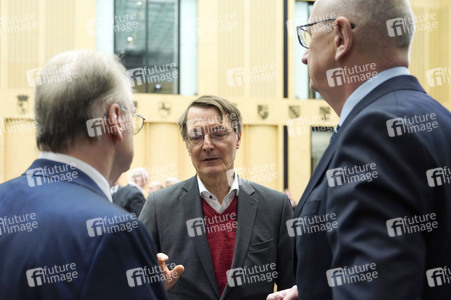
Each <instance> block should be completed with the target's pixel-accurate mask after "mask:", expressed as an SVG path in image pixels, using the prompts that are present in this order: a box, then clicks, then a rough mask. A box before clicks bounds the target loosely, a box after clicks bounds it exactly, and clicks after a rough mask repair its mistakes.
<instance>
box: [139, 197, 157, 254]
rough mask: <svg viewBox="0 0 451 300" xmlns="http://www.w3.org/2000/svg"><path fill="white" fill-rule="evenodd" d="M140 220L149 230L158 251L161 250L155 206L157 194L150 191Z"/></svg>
mask: <svg viewBox="0 0 451 300" xmlns="http://www.w3.org/2000/svg"><path fill="white" fill-rule="evenodd" d="M139 220H140V221H141V222H143V223H144V226H145V227H146V229H147V231H148V232H149V234H150V237H151V238H152V240H153V242H154V244H155V247H156V249H157V252H160V251H161V250H160V249H161V247H160V239H159V235H158V225H157V214H156V208H155V194H154V193H150V194H149V196H148V197H147V200H146V203H145V204H144V207H143V209H142V211H141V214H140V215H139Z"/></svg>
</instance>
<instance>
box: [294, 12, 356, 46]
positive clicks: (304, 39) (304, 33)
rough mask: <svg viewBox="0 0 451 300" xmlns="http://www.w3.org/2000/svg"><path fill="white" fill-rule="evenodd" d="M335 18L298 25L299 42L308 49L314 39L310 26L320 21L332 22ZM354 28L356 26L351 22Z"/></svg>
mask: <svg viewBox="0 0 451 300" xmlns="http://www.w3.org/2000/svg"><path fill="white" fill-rule="evenodd" d="M335 20H336V19H325V20H320V21H318V22H314V23H310V24H305V25H301V26H297V27H296V30H297V33H298V40H299V43H300V44H301V46H302V47H304V48H306V49H308V48H309V47H310V42H311V41H312V34H311V33H310V31H309V30H308V27H311V26H313V25H316V24H318V23H323V22H330V21H335ZM354 28H355V24H353V23H351V29H354Z"/></svg>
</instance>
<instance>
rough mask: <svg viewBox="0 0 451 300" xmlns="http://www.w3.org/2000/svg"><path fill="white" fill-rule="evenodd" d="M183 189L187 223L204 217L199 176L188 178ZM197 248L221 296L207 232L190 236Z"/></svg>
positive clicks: (212, 283)
mask: <svg viewBox="0 0 451 300" xmlns="http://www.w3.org/2000/svg"><path fill="white" fill-rule="evenodd" d="M183 189H184V190H185V191H186V193H185V194H184V195H183V196H181V197H180V201H181V202H182V205H183V211H184V212H185V224H186V222H187V221H188V220H190V219H196V218H202V217H203V215H204V214H203V211H202V202H201V198H200V195H199V185H198V183H197V177H196V176H194V177H192V178H191V179H189V180H187V182H186V183H185V185H184V186H183ZM190 240H191V242H192V243H193V246H194V249H195V250H196V254H197V257H198V258H199V260H200V262H201V264H202V268H203V269H204V272H205V274H206V275H207V277H208V281H209V282H210V284H211V287H212V289H213V290H214V291H215V293H216V296H217V297H218V298H219V289H218V283H217V281H216V276H215V270H214V268H213V262H212V260H211V254H210V248H209V246H208V238H207V233H206V232H204V234H201V235H196V236H194V237H191V238H190Z"/></svg>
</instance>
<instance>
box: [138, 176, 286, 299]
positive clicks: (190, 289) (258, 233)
mask: <svg viewBox="0 0 451 300" xmlns="http://www.w3.org/2000/svg"><path fill="white" fill-rule="evenodd" d="M239 185H240V191H239V195H238V208H237V223H238V226H237V229H236V239H235V241H236V242H235V249H234V255H233V262H232V269H235V268H244V267H247V268H252V267H254V266H265V265H268V264H271V263H273V264H275V266H274V265H273V266H274V267H275V271H276V272H277V278H275V277H276V276H274V278H275V282H276V283H277V285H278V287H279V289H284V288H289V287H291V286H293V284H294V277H293V274H292V273H290V272H292V251H291V249H292V242H291V239H290V237H289V236H288V234H287V229H286V224H285V222H286V221H287V220H288V219H290V218H292V214H293V210H292V208H291V205H290V201H289V200H288V198H287V197H286V195H285V194H282V193H280V192H277V191H274V190H271V189H268V188H266V187H263V186H261V185H258V184H256V183H252V182H249V181H246V180H242V179H241V178H239ZM202 217H203V211H202V203H201V197H200V195H199V186H198V182H197V177H196V176H194V177H192V178H190V179H188V180H186V181H183V182H180V183H178V184H175V185H173V186H171V187H169V188H165V189H162V190H160V191H157V192H154V193H152V194H150V195H149V197H148V199H147V202H146V204H145V205H144V208H143V211H142V213H141V215H140V219H141V220H142V221H143V223H144V224H145V225H146V226H147V228H148V229H149V231H150V233H151V236H152V238H153V240H154V241H155V244H156V246H157V250H158V251H159V252H163V253H165V254H167V255H168V256H169V261H170V262H173V263H175V264H182V265H184V266H185V273H184V274H183V275H182V276H181V278H180V279H179V281H178V282H177V283H176V284H175V286H174V287H173V288H172V289H170V290H169V296H170V299H173V300H177V299H184V300H192V299H202V300H209V299H230V300H240V299H243V300H244V299H246V300H249V299H251V300H252V299H255V300H257V299H259V300H260V299H266V296H267V295H268V294H270V293H272V292H273V285H274V280H272V279H269V280H267V281H266V280H264V281H263V280H262V281H257V282H255V283H249V281H246V280H248V279H249V278H248V277H246V278H245V279H242V278H241V280H242V281H241V282H238V281H237V282H235V281H234V282H233V285H235V286H234V287H231V286H229V284H228V285H227V286H226V288H225V290H224V293H223V294H222V295H220V294H219V290H218V285H217V282H216V277H215V273H214V269H213V263H212V259H211V256H210V250H209V247H208V240H207V236H206V234H200V235H194V234H193V233H191V235H192V237H190V235H189V233H188V230H190V228H189V226H187V223H188V224H189V223H190V220H192V219H195V218H202ZM231 250H232V249H231ZM259 274H260V273H259ZM271 276H272V275H271Z"/></svg>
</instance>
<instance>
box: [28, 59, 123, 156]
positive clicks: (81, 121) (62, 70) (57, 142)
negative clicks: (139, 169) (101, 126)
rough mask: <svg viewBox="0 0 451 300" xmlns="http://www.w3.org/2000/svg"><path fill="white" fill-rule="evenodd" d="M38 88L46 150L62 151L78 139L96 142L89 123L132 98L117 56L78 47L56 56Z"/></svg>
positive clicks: (41, 144)
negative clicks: (90, 132) (88, 125)
mask: <svg viewBox="0 0 451 300" xmlns="http://www.w3.org/2000/svg"><path fill="white" fill-rule="evenodd" d="M37 82H39V83H40V84H38V85H37V86H36V91H35V98H36V101H35V118H36V122H37V131H36V142H37V146H38V148H39V149H40V150H42V151H52V152H62V151H64V150H66V149H68V148H69V147H70V146H71V145H73V144H74V143H75V142H82V141H86V142H90V143H92V142H95V141H96V140H97V139H99V137H94V138H92V137H90V136H89V135H88V131H87V125H86V122H87V121H88V120H90V119H93V118H96V117H103V116H104V114H105V109H106V108H107V107H108V105H109V104H111V103H113V102H116V103H120V104H123V103H124V99H126V97H129V98H130V99H131V97H132V96H131V91H130V83H129V79H128V78H127V76H126V70H125V68H124V67H123V65H122V64H121V63H120V62H119V61H118V60H117V59H116V58H113V56H111V57H110V56H107V55H106V54H103V53H100V52H96V51H93V50H76V51H69V52H64V53H61V54H59V55H57V56H55V57H53V58H52V59H51V60H50V61H49V62H48V63H47V64H46V66H45V67H44V68H43V69H42V72H41V75H40V77H39V78H38V80H37Z"/></svg>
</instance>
